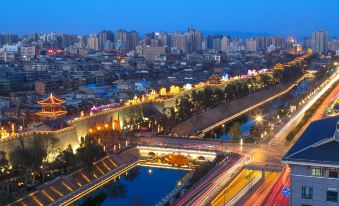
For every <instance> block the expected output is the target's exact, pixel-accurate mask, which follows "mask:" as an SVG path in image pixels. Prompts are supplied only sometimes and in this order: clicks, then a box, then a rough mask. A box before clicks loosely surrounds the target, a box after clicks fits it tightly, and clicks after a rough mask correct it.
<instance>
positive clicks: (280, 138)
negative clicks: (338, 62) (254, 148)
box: [270, 68, 339, 145]
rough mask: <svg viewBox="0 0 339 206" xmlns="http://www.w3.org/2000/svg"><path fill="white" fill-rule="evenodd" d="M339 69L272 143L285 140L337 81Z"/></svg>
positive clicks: (279, 142) (275, 143)
mask: <svg viewBox="0 0 339 206" xmlns="http://www.w3.org/2000/svg"><path fill="white" fill-rule="evenodd" d="M338 69H339V68H337V71H336V72H335V74H334V75H332V76H331V77H330V78H329V79H328V80H326V81H328V83H327V84H326V81H325V82H324V83H323V85H324V84H326V85H325V86H323V87H322V88H321V90H320V91H319V92H318V93H317V94H315V95H314V96H313V97H312V98H311V99H310V100H309V101H308V102H307V103H306V104H305V105H304V107H303V108H302V109H301V110H299V111H298V112H297V113H296V114H295V115H294V116H293V117H292V118H291V119H290V120H289V121H288V122H287V123H286V124H285V126H284V127H283V128H281V129H280V131H279V132H278V133H277V134H276V135H275V137H274V138H273V139H272V140H271V141H270V144H271V145H278V144H281V143H282V142H283V141H284V137H286V135H287V134H288V133H289V132H290V131H292V129H294V128H295V126H297V125H298V123H299V122H300V120H301V119H302V117H303V115H304V114H305V112H306V111H307V110H308V109H309V108H310V107H311V106H312V105H313V104H314V103H315V102H316V101H317V100H318V99H319V98H320V97H321V96H322V95H323V94H324V93H325V92H326V91H327V90H328V89H329V88H330V87H332V86H333V85H334V84H335V83H337V81H338V80H339V75H338Z"/></svg>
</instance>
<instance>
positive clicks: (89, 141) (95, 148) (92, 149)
mask: <svg viewBox="0 0 339 206" xmlns="http://www.w3.org/2000/svg"><path fill="white" fill-rule="evenodd" d="M77 155H78V157H79V159H80V161H81V162H82V164H83V165H84V168H85V170H87V171H90V170H92V167H93V162H94V161H96V160H98V159H100V158H102V157H104V156H105V151H104V150H103V148H102V146H101V145H99V144H98V143H97V142H96V141H94V140H93V138H92V137H91V136H86V138H85V142H84V144H83V146H82V147H79V148H78V149H77Z"/></svg>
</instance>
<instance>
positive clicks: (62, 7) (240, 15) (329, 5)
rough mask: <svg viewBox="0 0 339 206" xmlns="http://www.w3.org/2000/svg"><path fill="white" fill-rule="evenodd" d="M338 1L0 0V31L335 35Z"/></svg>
mask: <svg viewBox="0 0 339 206" xmlns="http://www.w3.org/2000/svg"><path fill="white" fill-rule="evenodd" d="M338 8H339V0H119V1H118V0H3V1H2V2H1V10H0V11H1V12H0V19H1V20H0V32H16V33H19V34H21V33H29V32H33V31H36V32H51V31H55V32H62V31H63V32H67V33H76V34H88V33H93V32H97V31H100V30H102V29H111V30H116V29H119V28H125V29H135V30H137V31H139V32H141V33H144V32H148V31H155V30H163V31H174V30H175V31H185V30H186V29H187V27H188V26H189V25H193V26H195V27H196V28H198V29H199V30H202V31H237V32H252V33H269V34H282V35H289V34H290V35H297V36H301V35H309V34H310V33H311V32H312V31H313V30H317V29H324V30H327V31H328V32H329V33H330V35H331V36H334V35H338V36H339V12H338Z"/></svg>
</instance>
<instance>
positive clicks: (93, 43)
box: [87, 34, 99, 50]
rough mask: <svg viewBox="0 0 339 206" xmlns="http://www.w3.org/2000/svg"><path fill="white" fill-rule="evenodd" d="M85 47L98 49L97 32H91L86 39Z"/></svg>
mask: <svg viewBox="0 0 339 206" xmlns="http://www.w3.org/2000/svg"><path fill="white" fill-rule="evenodd" d="M87 47H88V48H89V49H93V50H99V38H98V36H97V34H93V35H91V36H90V37H89V38H88V39H87Z"/></svg>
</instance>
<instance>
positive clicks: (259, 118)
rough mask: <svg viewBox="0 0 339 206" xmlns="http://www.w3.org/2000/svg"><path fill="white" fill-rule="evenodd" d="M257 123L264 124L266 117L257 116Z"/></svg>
mask: <svg viewBox="0 0 339 206" xmlns="http://www.w3.org/2000/svg"><path fill="white" fill-rule="evenodd" d="M254 119H255V121H257V122H259V123H260V122H262V121H263V120H264V117H263V116H261V115H258V116H256V117H255V118H254Z"/></svg>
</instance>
